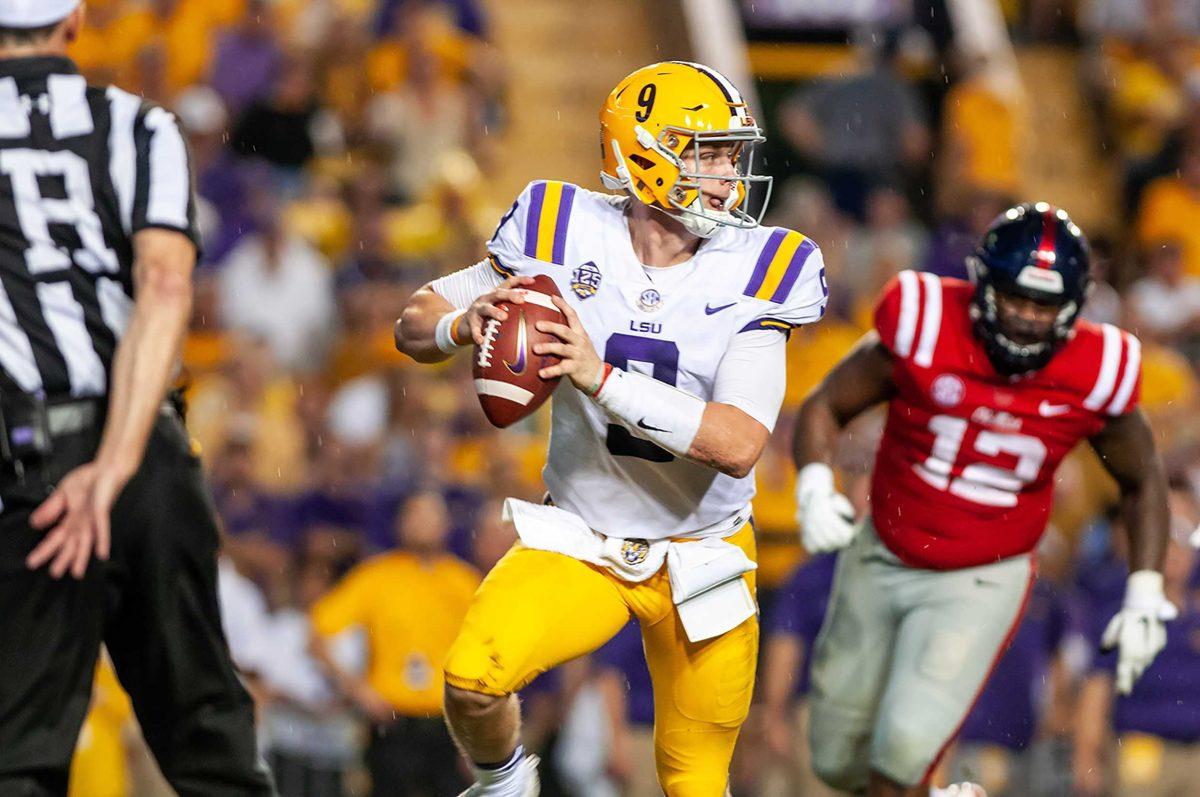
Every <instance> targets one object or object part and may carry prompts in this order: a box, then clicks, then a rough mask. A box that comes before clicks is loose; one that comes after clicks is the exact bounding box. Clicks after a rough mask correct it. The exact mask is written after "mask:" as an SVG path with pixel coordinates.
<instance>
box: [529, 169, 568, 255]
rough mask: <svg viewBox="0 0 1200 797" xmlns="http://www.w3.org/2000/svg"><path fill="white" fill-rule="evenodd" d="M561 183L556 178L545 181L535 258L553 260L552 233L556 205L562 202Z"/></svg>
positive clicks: (554, 227) (556, 213) (556, 224)
mask: <svg viewBox="0 0 1200 797" xmlns="http://www.w3.org/2000/svg"><path fill="white" fill-rule="evenodd" d="M562 193H563V184H562V183H560V182H559V181H557V180H548V181H547V182H546V195H545V198H544V199H543V200H542V212H541V213H540V214H539V218H538V232H537V255H536V257H537V259H538V260H546V261H551V262H552V261H553V260H554V233H555V229H556V228H557V226H558V206H559V203H561V202H562Z"/></svg>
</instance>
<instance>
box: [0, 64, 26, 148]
mask: <svg viewBox="0 0 1200 797" xmlns="http://www.w3.org/2000/svg"><path fill="white" fill-rule="evenodd" d="M30 129H31V128H30V122H29V109H28V108H26V107H25V106H24V105H23V104H22V102H21V90H20V89H18V88H17V81H16V79H15V78H11V77H6V78H0V138H28V137H29V133H30Z"/></svg>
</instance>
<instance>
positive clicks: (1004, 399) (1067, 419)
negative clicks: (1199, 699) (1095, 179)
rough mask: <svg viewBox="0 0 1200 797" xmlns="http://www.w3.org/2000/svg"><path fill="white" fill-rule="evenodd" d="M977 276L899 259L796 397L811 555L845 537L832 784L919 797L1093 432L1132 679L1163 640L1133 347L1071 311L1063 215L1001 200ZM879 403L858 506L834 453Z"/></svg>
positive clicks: (829, 644)
mask: <svg viewBox="0 0 1200 797" xmlns="http://www.w3.org/2000/svg"><path fill="white" fill-rule="evenodd" d="M967 265H968V267H969V269H970V273H971V275H972V279H973V284H972V283H970V282H965V281H961V280H954V279H939V278H938V277H935V276H934V275H932V274H918V273H916V272H912V271H905V272H902V273H900V274H899V275H898V276H897V277H896V278H895V279H893V280H892V282H891V283H890V284H889V285H888V287H887V288H886V289H885V290H884V292H883V295H882V297H881V298H880V300H879V303H878V305H877V307H876V311H875V328H874V330H873V331H871V332H869V333H868V334H867V335H866V336H865V337H864V338H863V339H862V340H861V341H860V342H859V344H858V345H857V346H856V348H855V349H854V350H852V351H851V352H850V353H849V354H848V355H847V356H846V357H845V358H844V359H843V360H842V361H841V362H840V363H839V364H838V365H837V366H835V368H834V369H833V371H832V372H831V373H830V374H829V375H828V376H827V377H826V379H825V381H824V382H823V383H822V384H821V385H820V386H819V387H818V388H817V389H816V390H815V391H814V392H813V394H812V395H810V396H809V397H808V398H807V399H806V400H805V402H804V404H803V405H802V406H801V408H800V412H799V418H798V424H797V428H796V437H795V443H794V453H795V459H796V463H797V465H798V467H799V468H800V475H799V479H798V482H797V498H798V504H799V520H800V523H801V526H802V529H803V538H804V542H805V545H806V546H807V547H808V548H809V549H810V550H834V549H837V548H844V550H843V551H842V554H841V556H840V558H839V562H838V569H837V575H836V578H835V582H834V589H833V595H832V597H831V598H830V603H829V609H828V612H827V614H826V616H825V622H824V625H823V626H822V629H821V633H820V635H819V637H818V639H817V641H816V644H815V646H814V653H813V670H812V722H811V726H810V731H811V733H810V746H811V750H812V760H813V766H814V768H815V769H816V771H817V774H818V775H819V776H820V777H821V778H822V779H823V780H824V781H826V782H827V783H829V784H830V785H831V786H833V787H835V788H839V789H844V790H847V791H851V792H854V793H864V792H865V793H866V794H868V795H871V797H891V796H892V795H926V794H929V793H930V790H929V788H928V786H923V785H922V784H924V783H925V781H926V780H927V779H928V777H929V775H930V773H931V772H932V771H933V768H934V766H935V765H936V764H937V761H938V759H939V758H940V756H941V754H942V752H943V751H944V749H945V747H946V745H948V744H949V742H950V740H951V739H952V738H953V737H954V736H955V734H956V733H957V731H958V728H959V726H960V725H961V724H962V722H963V720H964V719H965V717H966V715H967V713H968V711H969V710H970V708H971V705H972V703H973V702H974V700H975V698H976V696H977V695H978V694H979V692H980V690H981V689H982V688H983V685H984V683H985V681H986V680H987V678H988V675H989V673H990V670H991V667H992V666H993V665H994V663H995V661H996V659H997V658H998V657H999V656H1000V655H1001V654H1002V653H1003V652H1004V649H1005V648H1006V647H1007V640H1008V639H1009V637H1010V636H1011V634H1012V633H1013V632H1014V630H1015V629H1016V626H1017V624H1018V622H1019V621H1020V618H1021V614H1022V613H1023V611H1024V606H1025V601H1026V598H1027V597H1028V595H1029V589H1030V587H1031V586H1032V584H1033V578H1034V560H1033V555H1032V551H1033V549H1034V547H1035V546H1036V545H1037V542H1038V540H1039V539H1040V538H1041V536H1042V533H1043V531H1044V530H1045V528H1046V523H1047V519H1048V517H1049V513H1050V505H1051V500H1052V497H1053V491H1054V473H1055V470H1056V469H1057V467H1058V464H1059V462H1061V461H1062V459H1063V457H1064V456H1066V455H1067V453H1069V452H1070V451H1071V449H1072V448H1074V447H1075V445H1076V444H1077V443H1079V442H1080V441H1083V440H1087V441H1089V442H1090V443H1091V445H1092V447H1093V448H1094V449H1095V450H1096V452H1097V453H1098V454H1099V455H1100V458H1101V460H1102V461H1103V463H1104V465H1105V467H1106V468H1107V469H1108V471H1109V473H1111V474H1112V476H1113V477H1114V478H1115V479H1116V481H1117V483H1118V484H1119V485H1120V488H1121V501H1122V504H1123V508H1124V510H1125V516H1126V519H1127V526H1128V528H1129V530H1130V562H1131V567H1132V569H1133V571H1134V572H1133V573H1132V574H1131V575H1130V576H1129V580H1128V584H1127V588H1126V592H1125V604H1124V608H1123V609H1122V610H1121V611H1120V612H1119V613H1118V614H1117V616H1116V617H1115V618H1113V621H1112V623H1111V624H1110V626H1109V629H1108V632H1107V633H1106V634H1105V644H1106V645H1109V646H1113V647H1119V650H1120V653H1119V659H1120V664H1119V667H1118V672H1117V685H1118V688H1119V689H1120V690H1121V691H1123V692H1128V691H1129V690H1130V689H1131V688H1132V685H1133V681H1134V680H1135V679H1136V678H1137V677H1138V675H1139V674H1140V673H1141V672H1142V671H1143V670H1144V669H1145V668H1146V667H1147V666H1148V665H1149V663H1150V662H1151V660H1153V658H1154V656H1155V655H1156V654H1157V653H1158V651H1159V650H1160V649H1161V648H1162V646H1163V644H1164V642H1165V638H1166V637H1165V628H1164V625H1163V622H1164V620H1166V619H1170V616H1171V606H1170V604H1169V603H1168V602H1167V601H1166V599H1165V598H1164V596H1163V589H1162V574H1161V570H1162V563H1163V556H1164V552H1165V550H1166V540H1167V531H1168V522H1167V521H1168V511H1167V501H1166V494H1167V492H1166V479H1165V476H1164V473H1163V467H1162V464H1161V462H1160V461H1159V459H1158V456H1157V454H1156V452H1155V448H1154V440H1153V436H1152V435H1151V432H1150V428H1149V426H1148V424H1147V422H1146V419H1145V417H1144V416H1143V414H1142V413H1141V411H1140V410H1139V409H1138V395H1139V390H1140V384H1141V376H1140V374H1141V368H1140V365H1141V354H1140V352H1141V348H1140V345H1139V343H1138V340H1137V338H1136V337H1134V336H1133V335H1131V334H1130V333H1128V332H1125V331H1123V330H1120V329H1118V328H1117V327H1115V326H1112V325H1108V324H1104V325H1095V324H1092V323H1089V322H1087V321H1083V320H1079V312H1080V310H1081V309H1082V307H1083V303H1084V300H1085V298H1086V296H1087V293H1088V289H1089V285H1090V276H1089V252H1088V246H1087V242H1086V240H1085V238H1084V236H1083V234H1082V232H1081V231H1080V230H1079V228H1078V227H1077V226H1076V225H1075V224H1074V223H1073V222H1072V221H1071V219H1070V218H1069V217H1068V216H1067V214H1066V213H1065V212H1064V211H1062V210H1060V209H1057V208H1055V207H1052V206H1050V205H1048V204H1046V203H1038V204H1025V205H1019V206H1017V207H1014V208H1011V209H1010V210H1008V211H1007V212H1005V213H1004V214H1003V215H1001V216H1000V217H999V218H997V219H996V220H995V221H994V222H993V223H992V225H991V227H990V228H989V229H988V231H987V232H986V233H985V234H984V237H983V240H982V241H981V243H980V244H979V246H978V248H977V249H976V251H975V253H974V254H973V255H972V256H971V257H970V258H969V259H968V263H967ZM882 402H888V410H887V421H886V426H885V428H884V433H883V439H882V441H881V442H880V445H879V449H878V452H877V454H876V459H875V470H874V475H873V481H872V485H871V511H870V516H869V517H868V518H867V519H866V520H865V521H863V522H862V523H860V524H858V525H857V526H856V525H855V524H854V523H853V519H852V518H850V517H847V515H846V513H845V507H846V506H847V505H848V504H847V502H846V501H845V498H844V497H842V496H841V495H840V494H839V493H838V492H837V491H836V489H835V487H834V478H833V472H832V470H831V469H830V465H829V463H830V462H831V461H832V456H833V453H834V449H835V441H836V439H837V435H838V432H839V430H840V429H841V428H842V427H843V426H844V425H845V424H846V423H848V422H849V421H850V420H851V419H853V418H854V417H856V416H857V415H859V414H860V413H862V412H864V411H865V410H867V409H869V408H870V407H872V406H874V405H877V404H880V403H882Z"/></svg>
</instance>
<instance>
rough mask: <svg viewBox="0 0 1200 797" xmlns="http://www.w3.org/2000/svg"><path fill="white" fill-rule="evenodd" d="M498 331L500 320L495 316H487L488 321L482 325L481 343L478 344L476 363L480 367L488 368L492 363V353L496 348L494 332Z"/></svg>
mask: <svg viewBox="0 0 1200 797" xmlns="http://www.w3.org/2000/svg"><path fill="white" fill-rule="evenodd" d="M499 331H500V321H499V320H497V319H495V318H489V319H488V322H487V323H486V324H484V325H483V343H480V344H479V357H478V365H479V367H480V368H489V367H491V365H492V353H493V351H495V348H496V334H497V333H498V332H499Z"/></svg>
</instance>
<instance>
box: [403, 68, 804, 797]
mask: <svg viewBox="0 0 1200 797" xmlns="http://www.w3.org/2000/svg"><path fill="white" fill-rule="evenodd" d="M600 131H601V143H602V149H603V172H602V181H603V184H604V185H605V186H606V187H607V188H608V189H610V190H611V191H615V192H616V194H615V195H606V194H600V193H596V192H593V191H589V190H586V189H584V188H582V187H579V186H575V185H571V184H568V183H563V182H558V181H554V180H537V181H535V182H533V183H530V184H529V186H528V187H527V188H526V189H525V190H524V191H522V192H521V194H520V196H518V197H517V200H516V202H515V203H514V204H513V206H512V208H511V210H509V212H508V213H507V214H506V215H505V216H504V217H503V219H501V221H500V225H499V227H498V228H497V230H496V232H495V235H494V236H493V237H492V239H491V240H490V241H489V242H488V245H487V257H486V259H485V260H483V261H481V262H480V263H478V264H476V265H475V266H473V267H470V268H467V269H464V270H462V271H459V272H456V273H454V274H450V275H448V276H446V277H443V278H441V279H438V280H435V281H433V282H432V283H430V284H429V285H426V286H424V287H423V288H422V289H421V290H419V291H418V292H417V293H416V294H415V295H414V296H413V297H412V298H411V300H410V301H409V303H408V305H407V306H406V307H405V309H404V311H403V314H402V315H401V318H400V319H399V321H398V322H397V327H396V342H397V346H398V347H399V348H400V349H401V351H404V352H406V353H407V354H409V355H411V356H412V357H413V358H414V359H416V360H418V361H420V362H434V361H439V360H443V359H446V358H447V357H449V356H450V355H451V354H452V353H453V352H455V351H456V350H457V349H459V348H460V347H463V346H465V345H467V344H469V343H470V342H472V341H474V343H476V344H477V345H478V344H480V343H482V342H483V340H484V335H485V329H486V328H487V327H488V324H489V322H493V321H495V320H497V319H502V318H504V317H506V313H505V310H503V309H502V308H500V307H497V304H498V303H501V302H505V303H510V306H511V307H512V308H514V310H513V311H514V312H518V311H519V308H520V306H521V304H522V302H523V301H524V300H525V299H524V294H523V292H522V286H524V285H528V284H530V283H531V281H532V280H531V278H532V277H533V276H535V275H547V276H549V277H550V278H551V279H553V280H554V283H555V285H556V286H557V287H558V289H559V292H560V293H561V294H562V296H563V297H565V299H562V298H558V297H555V299H554V302H555V303H556V306H557V307H558V308H559V309H560V310H561V311H562V313H563V316H564V318H563V321H564V323H561V324H560V323H554V322H550V321H539V322H537V328H538V330H539V331H542V332H548V333H550V334H551V335H552V336H553V338H554V339H553V340H552V341H550V342H543V343H539V344H537V345H536V346H535V347H534V352H535V353H536V354H549V355H554V356H556V357H558V358H561V360H560V361H559V362H558V363H557V364H554V365H549V366H547V367H545V368H543V369H542V370H541V376H542V377H544V378H548V379H549V378H555V377H559V376H564V377H566V378H565V379H562V380H561V382H560V384H559V386H558V388H557V389H556V390H555V392H554V394H553V397H552V399H551V400H552V402H553V413H552V429H551V437H550V446H549V451H548V457H547V464H546V467H545V470H544V472H543V476H544V479H545V484H546V488H547V493H548V495H547V499H546V502H545V503H544V504H542V505H536V504H531V503H527V502H521V501H515V500H511V499H510V500H509V501H507V502H506V503H505V513H506V515H508V516H510V517H511V518H512V519H513V521H514V524H515V526H516V528H517V532H518V535H519V537H520V542H519V543H518V544H517V545H516V546H515V547H514V548H513V549H512V550H511V551H510V552H509V553H508V554H507V555H506V556H505V557H504V559H503V560H501V561H500V562H499V563H498V564H497V565H496V567H495V568H494V569H493V570H492V571H491V573H490V574H489V575H488V577H487V579H486V580H485V581H484V583H483V585H482V586H481V587H480V589H479V591H478V593H477V594H476V596H475V600H474V603H473V604H472V606H471V608H470V611H469V613H468V615H467V618H466V620H465V622H464V624H463V627H462V630H461V632H460V634H459V637H458V639H457V641H456V642H455V643H454V645H453V647H452V649H451V650H450V653H449V655H448V658H447V664H446V667H445V679H446V685H447V686H446V693H445V712H446V717H447V720H448V723H449V725H450V727H451V729H452V730H453V732H454V734H455V737H456V738H457V740H458V742H459V744H460V745H461V747H462V749H463V750H464V752H465V753H466V754H467V755H468V756H469V758H470V759H471V760H472V761H473V762H474V763H475V774H476V781H477V782H476V784H475V785H474V786H473V787H472V788H471V789H470V790H469V791H468V792H467V794H469V795H532V794H536V793H537V776H536V762H534V761H532V760H531V759H530V758H527V757H526V756H525V755H524V753H523V751H522V750H521V748H520V747H519V745H518V743H517V732H518V727H519V722H520V718H519V712H518V707H517V700H516V699H515V697H514V694H515V693H516V692H517V691H518V690H520V689H521V688H522V687H523V686H524V685H525V684H527V683H529V682H530V681H531V680H532V679H533V678H534V677H536V676H537V675H538V674H539V673H541V672H544V671H545V670H548V669H550V668H552V667H555V666H557V665H558V664H561V663H562V662H565V661H567V660H569V659H572V658H575V657H577V656H580V655H583V654H586V653H588V652H590V651H592V650H595V649H596V648H598V647H600V646H601V645H602V644H604V642H606V641H607V640H608V639H610V638H611V637H612V636H614V635H615V634H616V633H617V632H618V631H619V630H620V629H621V627H622V626H624V625H625V623H626V622H627V621H628V620H629V618H630V617H631V616H633V617H636V618H637V619H638V621H639V622H640V624H641V629H642V635H643V639H644V644H645V650H646V658H647V661H648V663H649V666H650V671H651V674H652V677H653V681H654V687H655V748H656V764H657V770H658V775H659V780H660V782H661V784H662V787H663V790H664V791H665V792H666V794H667V795H669V796H670V797H681V796H683V795H687V796H688V797H693V796H694V797H701V796H703V797H719V795H723V794H724V793H725V791H726V787H727V781H728V770H729V761H730V757H731V755H732V753H733V748H734V743H735V742H736V740H737V736H738V731H739V729H740V727H741V724H742V721H743V720H744V719H745V717H746V713H747V711H748V709H749V706H750V697H751V691H752V687H753V681H754V670H755V661H756V652H757V647H758V622H757V617H756V606H755V598H754V584H755V581H754V569H755V567H756V565H755V563H754V560H755V548H754V532H753V527H752V525H751V522H750V500H751V498H752V497H753V495H754V477H753V468H754V464H755V462H756V461H757V460H758V457H759V455H760V453H761V452H762V450H763V447H764V445H765V444H766V441H767V438H768V436H769V435H770V432H771V429H772V428H773V426H774V424H775V421H776V417H777V415H778V412H779V407H780V404H781V402H782V398H783V390H784V387H785V385H784V382H785V357H784V345H785V341H786V338H787V335H788V332H789V330H790V329H792V328H793V327H795V326H797V325H800V324H807V323H811V322H814V321H816V320H818V319H819V318H821V316H822V314H823V312H824V309H825V304H826V298H827V290H826V283H825V274H824V265H823V261H822V257H821V251H820V249H819V248H818V247H817V245H816V244H815V243H814V242H813V241H811V240H810V239H808V238H807V237H806V236H804V235H802V234H800V233H798V232H794V231H791V230H786V229H779V228H769V227H763V226H760V223H759V221H760V218H761V214H762V212H763V209H764V208H765V203H766V196H765V195H766V194H767V193H768V189H769V185H770V181H769V178H767V177H764V176H761V175H757V174H755V173H754V172H753V168H752V165H753V160H752V158H753V150H754V148H755V146H756V145H758V144H760V143H761V142H762V141H763V134H762V131H761V130H760V128H759V127H758V126H757V124H756V123H755V120H754V118H753V117H752V116H751V115H750V112H749V109H748V108H747V107H746V103H745V102H744V101H743V99H742V96H741V94H740V93H739V92H738V90H737V89H736V88H735V87H734V86H733V85H732V84H731V83H730V82H729V81H728V80H727V79H726V78H725V77H724V76H722V75H721V74H719V73H718V72H716V71H715V70H713V69H710V68H708V67H706V66H702V65H700V64H693V63H686V62H682V61H671V62H665V63H658V64H653V65H651V66H647V67H644V68H642V69H639V70H637V71H636V72H634V73H633V74H631V75H629V76H628V77H626V78H625V79H624V80H622V81H621V82H620V84H618V85H617V87H616V88H615V89H614V90H613V91H612V93H611V94H610V95H609V97H608V98H607V100H606V101H605V102H604V105H603V107H602V109H601V113H600ZM759 195H761V196H759ZM537 298H538V299H539V300H543V299H542V295H541V294H539V295H538V297H537ZM489 341H490V338H489Z"/></svg>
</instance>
